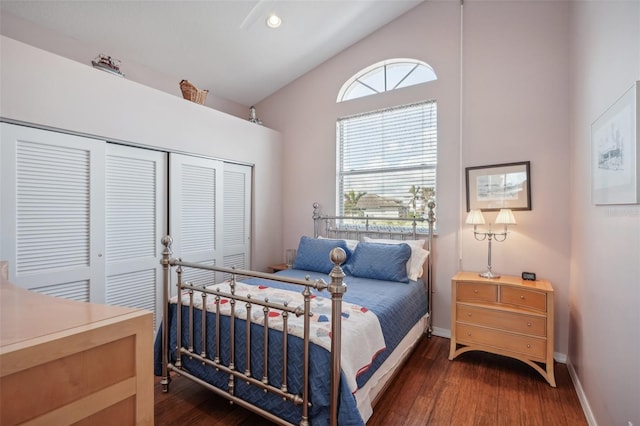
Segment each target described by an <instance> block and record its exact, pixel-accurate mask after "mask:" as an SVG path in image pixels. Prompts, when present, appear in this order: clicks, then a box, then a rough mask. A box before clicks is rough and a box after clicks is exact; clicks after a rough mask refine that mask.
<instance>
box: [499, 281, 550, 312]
mask: <svg viewBox="0 0 640 426" xmlns="http://www.w3.org/2000/svg"><path fill="white" fill-rule="evenodd" d="M500 302H502V303H509V304H512V305H516V306H522V307H523V308H530V309H536V310H539V311H542V312H546V310H547V295H546V294H545V293H544V292H541V291H535V290H527V289H523V288H516V287H509V286H502V288H501V289H500Z"/></svg>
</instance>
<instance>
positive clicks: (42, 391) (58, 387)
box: [0, 276, 154, 425]
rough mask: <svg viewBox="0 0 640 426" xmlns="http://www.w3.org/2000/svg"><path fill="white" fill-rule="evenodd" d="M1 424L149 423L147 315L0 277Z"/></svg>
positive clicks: (150, 318) (150, 359) (150, 386)
mask: <svg viewBox="0 0 640 426" xmlns="http://www.w3.org/2000/svg"><path fill="white" fill-rule="evenodd" d="M0 301H1V306H0V309H1V312H0V424H2V425H14V424H21V423H28V424H34V425H36V424H42V425H54V424H58V425H59V424H72V423H74V424H87V425H89V424H122V425H125V424H126V425H130V424H142V425H152V424H153V415H154V413H153V410H154V408H153V352H152V349H153V325H152V323H153V314H152V313H151V312H148V311H144V310H141V309H131V308H121V307H115V306H106V305H99V304H92V303H83V302H76V301H72V300H65V299H60V298H55V297H50V296H46V295H42V294H39V293H35V292H31V291H28V290H25V289H22V288H20V287H17V286H14V285H13V284H10V283H9V282H8V281H6V279H4V278H2V277H1V276H0Z"/></svg>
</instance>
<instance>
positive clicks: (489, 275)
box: [478, 270, 500, 279]
mask: <svg viewBox="0 0 640 426" xmlns="http://www.w3.org/2000/svg"><path fill="white" fill-rule="evenodd" d="M478 275H480V276H481V277H482V278H489V279H493V278H500V275H497V274H494V273H493V272H491V270H488V271H486V272H482V273H479V274H478Z"/></svg>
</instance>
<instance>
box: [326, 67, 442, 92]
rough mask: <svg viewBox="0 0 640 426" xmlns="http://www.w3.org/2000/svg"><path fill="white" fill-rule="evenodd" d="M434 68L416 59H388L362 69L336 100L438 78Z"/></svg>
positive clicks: (344, 85) (341, 89)
mask: <svg viewBox="0 0 640 426" xmlns="http://www.w3.org/2000/svg"><path fill="white" fill-rule="evenodd" d="M437 79H438V77H436V73H435V71H434V70H433V68H432V67H431V66H430V65H429V64H427V63H426V62H422V61H418V60H415V59H388V60H386V61H382V62H378V63H377V64H373V65H371V66H368V67H367V68H364V69H363V70H360V72H358V73H356V74H355V75H354V76H353V77H351V78H350V79H349V80H347V82H346V83H345V84H343V85H342V87H341V88H340V92H338V99H337V101H336V102H342V101H348V100H350V99H356V98H361V97H363V96H369V95H375V94H377V93H383V92H388V91H391V90H395V89H400V88H402V87H408V86H413V85H416V84H420V83H426V82H429V81H433V80H437Z"/></svg>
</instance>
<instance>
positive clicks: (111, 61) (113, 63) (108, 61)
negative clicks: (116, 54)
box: [91, 53, 124, 77]
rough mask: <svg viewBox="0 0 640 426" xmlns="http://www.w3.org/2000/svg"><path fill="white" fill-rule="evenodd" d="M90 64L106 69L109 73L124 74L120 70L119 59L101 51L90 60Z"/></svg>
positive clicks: (122, 75)
mask: <svg viewBox="0 0 640 426" xmlns="http://www.w3.org/2000/svg"><path fill="white" fill-rule="evenodd" d="M91 65H93V67H94V68H97V69H99V70H102V71H106V72H108V73H110V74H114V75H117V76H120V77H124V74H123V73H122V71H120V60H118V59H115V58H112V57H111V56H108V55H105V54H103V53H101V54H99V55H98V56H97V57H96V58H95V59H94V60H93V61H91Z"/></svg>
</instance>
